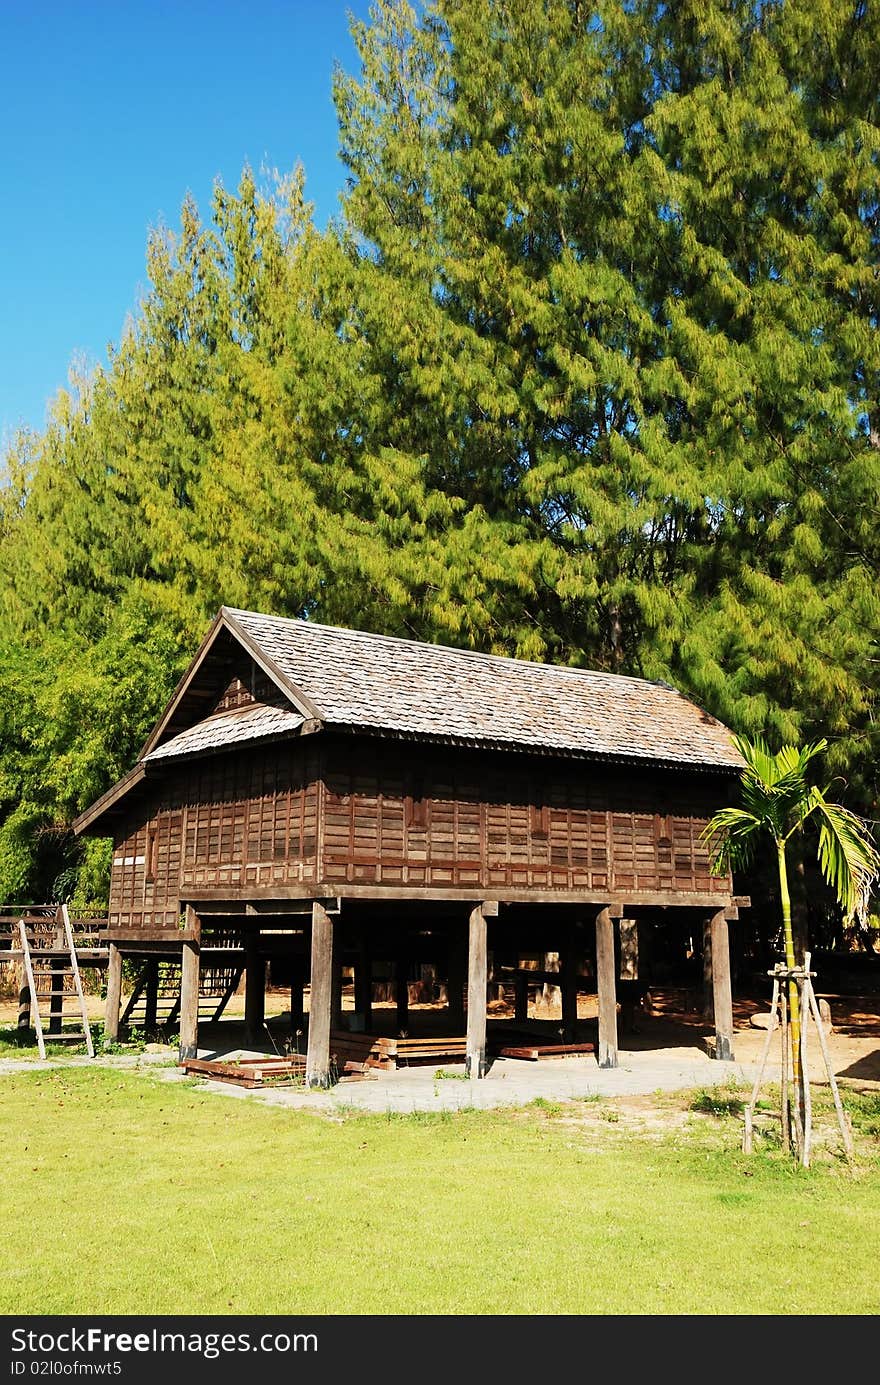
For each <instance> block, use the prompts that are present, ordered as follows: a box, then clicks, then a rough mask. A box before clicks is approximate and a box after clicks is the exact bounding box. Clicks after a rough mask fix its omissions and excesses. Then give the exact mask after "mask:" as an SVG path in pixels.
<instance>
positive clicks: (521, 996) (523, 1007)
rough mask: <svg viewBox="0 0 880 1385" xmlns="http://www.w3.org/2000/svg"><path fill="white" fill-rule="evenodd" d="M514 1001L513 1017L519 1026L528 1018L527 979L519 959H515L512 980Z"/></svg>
mask: <svg viewBox="0 0 880 1385" xmlns="http://www.w3.org/2000/svg"><path fill="white" fill-rule="evenodd" d="M513 985H514V999H513V1006H514V1009H513V1017H514V1019H515V1020H516V1021H518V1022H519V1023H520V1024H523V1023H524V1022H525V1021H526V1020H527V1019H528V1017H529V978H528V975H527V974H526V972H525V971H523V970H522V969H521V959H520V958H519V957H518V958H517V972H516V976H515V977H514V980H513Z"/></svg>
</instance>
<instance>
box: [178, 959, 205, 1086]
mask: <svg viewBox="0 0 880 1385" xmlns="http://www.w3.org/2000/svg"><path fill="white" fill-rule="evenodd" d="M199 953H200V949H199V945H198V943H195V942H189V943H184V944H183V956H182V959H181V973H180V1038H179V1049H178V1058H179V1060H180V1062H183V1061H184V1060H185V1059H188V1058H196V1057H198V1051H199V965H200V956H199Z"/></svg>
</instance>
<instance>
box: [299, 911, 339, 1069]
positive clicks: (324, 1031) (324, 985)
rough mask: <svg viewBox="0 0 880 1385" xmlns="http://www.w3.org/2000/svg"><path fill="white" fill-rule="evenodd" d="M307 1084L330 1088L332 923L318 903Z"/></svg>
mask: <svg viewBox="0 0 880 1385" xmlns="http://www.w3.org/2000/svg"><path fill="white" fill-rule="evenodd" d="M309 979H310V994H309V1046H308V1051H307V1053H306V1082H307V1083H308V1085H309V1086H310V1087H329V1085H330V1008H331V1005H332V1003H333V1001H332V990H333V921H332V919H331V918H330V915H329V914H328V913H327V910H326V909H325V908H324V906H323V905H322V904H319V903H318V902H317V900H316V901H315V903H314V904H313V905H312V961H311V972H310V978H309Z"/></svg>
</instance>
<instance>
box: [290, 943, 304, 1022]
mask: <svg viewBox="0 0 880 1385" xmlns="http://www.w3.org/2000/svg"><path fill="white" fill-rule="evenodd" d="M305 984H306V967H305V959H304V958H302V957H294V958H293V960H292V961H291V964H290V1032H291V1034H293V1036H294V1037H296V1034H297V1032H299V1033H302V1031H303V1029H304V1028H305V1011H304V1009H303V989H304V987H305Z"/></svg>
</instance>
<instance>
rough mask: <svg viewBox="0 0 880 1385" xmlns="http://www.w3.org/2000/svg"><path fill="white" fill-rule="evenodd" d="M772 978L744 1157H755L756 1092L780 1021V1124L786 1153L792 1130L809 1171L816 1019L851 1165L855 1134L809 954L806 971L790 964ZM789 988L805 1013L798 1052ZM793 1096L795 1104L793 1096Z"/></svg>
mask: <svg viewBox="0 0 880 1385" xmlns="http://www.w3.org/2000/svg"><path fill="white" fill-rule="evenodd" d="M768 975H769V976H770V977H771V978H772V980H773V999H772V1001H771V1004H770V1024H769V1026H768V1028H767V1037H766V1039H765V1040H764V1045H763V1048H762V1050H761V1058H760V1061H759V1064H758V1074H757V1076H756V1078H755V1084H754V1086H753V1088H752V1094H751V1096H750V1098H749V1102H748V1105H747V1106H746V1110H745V1113H744V1128H743V1145H742V1147H743V1153H744V1154H751V1152H752V1149H753V1143H754V1116H755V1108H756V1105H757V1101H758V1093H759V1091H760V1089H761V1083H762V1082H763V1080H764V1072H765V1070H766V1066H767V1058H768V1056H769V1053H770V1047H771V1044H772V1041H773V1035H774V1034H775V1032H776V1026H777V1023H778V1024H779V1025H780V1027H781V1039H782V1063H781V1066H780V1106H781V1111H780V1116H781V1122H782V1145H783V1148H784V1149H786V1150H790V1149H791V1145H792V1127H793V1132H794V1143H795V1148H796V1151H797V1155H798V1159H799V1161H800V1163H801V1164H802V1165H803V1167H804V1168H809V1166H810V1159H811V1157H812V1141H813V1097H812V1091H811V1089H810V1071H809V1063H808V1035H809V1020H810V1017H812V1020H813V1023H814V1024H815V1026H816V1034H817V1037H818V1040H819V1048H820V1050H821V1053H822V1058H823V1060H824V1063H825V1071H826V1074H827V1076H828V1083H829V1086H830V1088H831V1094H832V1097H833V1099H834V1110H835V1113H836V1115H837V1124H838V1127H839V1129H840V1134H841V1138H842V1140H843V1147H844V1150H845V1152H846V1157H847V1159H848V1160H849V1161H850V1162H852V1161H853V1159H854V1158H855V1150H854V1146H853V1139H852V1131H851V1129H850V1127H849V1122H848V1120H847V1117H846V1112H845V1111H844V1109H843V1103H842V1102H841V1099H840V1091H839V1089H838V1086H837V1081H836V1079H835V1076H834V1068H833V1066H832V1063H831V1053H830V1050H829V1048H828V1039H827V1036H826V1034H825V1027H824V1025H823V1023H822V1016H821V1014H820V1012H819V1002H818V1001H817V1000H816V994H815V991H814V990H813V976H814V975H815V973H814V972H811V971H810V954H809V953H807V954H806V956H805V958H804V965H803V966H802V967H794V968H789V967H786V966H778V967H775V968H774V970H773V971H772V972H769V973H768ZM789 985H795V986H796V987H797V990H798V997H799V1000H800V1011H801V1033H800V1042H799V1045H798V1052H797V1053H796V1054H795V1053H792V1052H790V1043H789V1033H790V1020H789V997H788V989H789ZM790 1061H791V1063H792V1066H793V1069H794V1072H795V1073H799V1075H800V1081H799V1082H798V1081H795V1082H794V1087H795V1090H794V1091H793V1093H792V1092H791V1085H792V1084H791V1080H790V1073H789V1062H790ZM790 1093H791V1095H793V1102H790V1100H789V1096H790Z"/></svg>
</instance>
